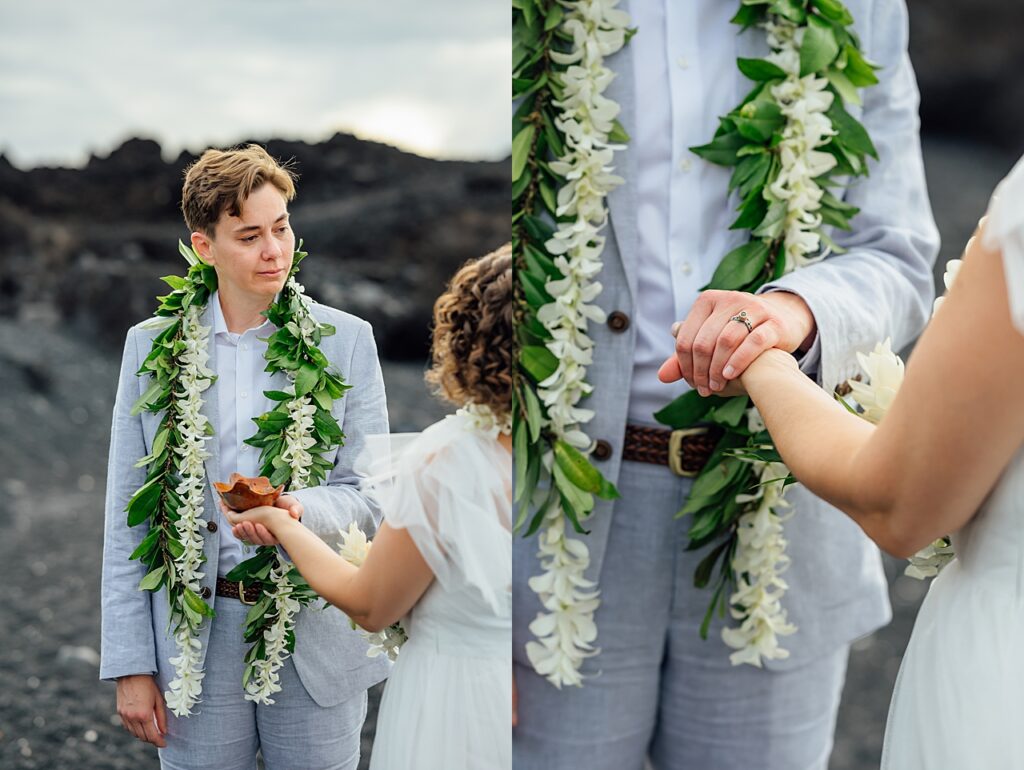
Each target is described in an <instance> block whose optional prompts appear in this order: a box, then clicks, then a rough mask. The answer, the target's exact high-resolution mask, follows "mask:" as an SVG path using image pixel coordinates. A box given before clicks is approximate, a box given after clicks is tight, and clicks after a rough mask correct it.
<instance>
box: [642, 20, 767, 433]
mask: <svg viewBox="0 0 1024 770" xmlns="http://www.w3.org/2000/svg"><path fill="white" fill-rule="evenodd" d="M737 7H738V6H737V5H736V4H735V3H725V2H722V0H688V2H685V3H678V2H669V1H668V0H633V2H631V3H630V6H629V12H630V15H631V16H632V22H633V26H635V27H637V28H638V29H639V33H638V34H637V35H636V37H634V38H633V40H632V41H631V42H630V48H631V51H632V55H633V57H634V59H633V61H634V67H633V72H634V81H635V82H634V88H635V94H636V111H635V125H634V128H633V136H632V140H631V142H630V152H631V153H634V155H635V164H636V165H635V168H636V175H635V180H634V181H633V182H632V183H633V184H635V186H636V200H637V232H638V238H637V256H638V259H637V295H638V301H637V302H636V303H635V306H634V316H635V317H634V319H633V322H634V323H635V324H636V329H637V332H636V334H637V341H636V353H635V358H634V366H633V381H632V386H631V389H630V400H629V421H630V422H635V423H645V424H652V423H654V418H653V416H652V415H653V413H654V412H656V411H657V410H659V409H661V408H662V407H663V406H665V405H666V404H668V403H669V402H670V401H671V400H672V399H673V398H675V397H676V396H678V395H680V394H682V393H684V392H685V391H687V390H689V386H688V385H687V384H686V383H685V382H683V381H680V382H677V383H672V384H670V385H665V384H663V383H662V382H660V381H659V380H658V376H657V373H658V368H659V367H660V366H661V364H662V362H663V361H664V360H665V359H666V358H667V357H668V356H669V355H671V354H672V352H673V349H674V348H673V344H674V343H673V341H672V338H671V336H670V331H669V330H670V328H671V326H672V324H673V323H674V322H675V321H681V320H683V319H684V318H686V316H687V315H688V313H689V312H690V308H691V307H692V306H693V303H694V302H695V301H696V299H697V296H698V295H699V294H700V287H701V286H704V285H705V284H707V283H708V281H710V280H711V276H712V275H713V274H714V272H715V268H716V267H717V266H718V264H719V262H721V261H722V257H724V256H725V255H726V254H727V253H728V252H729V251H731V250H732V249H734V248H735V247H737V246H739V245H740V244H742V243H744V242H745V241H746V240H748V238H749V232H748V231H746V230H730V229H729V225H731V224H732V223H733V221H735V219H736V216H737V212H736V205H737V203H738V201H737V200H736V199H735V196H729V195H728V184H729V178H730V176H731V174H732V169H731V168H725V167H722V166H717V165H714V164H712V163H708V162H706V161H704V160H702V159H701V158H699V157H698V156H697V155H695V154H694V153H692V152H691V151H690V149H689V148H690V147H694V146H697V145H702V144H706V143H708V142H710V141H711V138H712V137H713V136H714V133H715V130H716V129H717V127H718V118H719V116H721V115H724V114H726V113H727V112H729V111H730V110H731V109H733V108H734V107H735V106H736V105H737V104H739V102H740V100H741V99H742V98H743V96H744V95H745V92H746V90H747V87H748V86H749V88H753V83H748V81H746V80H745V79H744V78H742V77H741V76H738V75H737V69H736V58H737V56H740V55H743V56H750V55H751V54H750V53H749V52H748V51H746V49H745V48H742V49H741V44H740V38H739V32H740V28H739V27H738V26H736V25H735V24H730V23H729V20H730V19H731V18H732V16H733V15H734V14H735V12H736V8H737ZM758 34H760V35H761V37H762V38H763V33H760V32H759V31H758V30H750V31H748V32H746V33H744V35H758ZM767 51H768V49H767V43H764V52H763V54H761V55H764V54H766V53H767ZM630 183H631V182H629V181H627V184H630Z"/></svg>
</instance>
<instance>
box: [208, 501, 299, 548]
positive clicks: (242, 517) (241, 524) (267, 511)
mask: <svg viewBox="0 0 1024 770" xmlns="http://www.w3.org/2000/svg"><path fill="white" fill-rule="evenodd" d="M220 509H221V510H222V511H223V512H224V517H225V518H226V519H227V520H228V522H229V523H230V524H231V534H232V535H234V536H235V537H237V538H238V539H239V540H242V541H244V542H246V543H251V544H252V545H280V542H279V541H278V539H277V538H276V537H274V533H273V532H272V529H273V526H274V525H273V522H274V521H275V517H276V516H284V515H285V513H287V515H288V516H290V517H291V518H293V519H295V520H296V521H299V520H301V519H302V514H303V513H304V512H305V509H304V508H303V507H302V503H300V502H299V501H298V500H296V499H295V498H294V497H293V496H292V495H281V497H279V498H278V499H277V503H276V504H275V506H274V507H272V506H269V505H266V506H261V507H259V508H252V509H250V510H248V511H244V512H242V513H239V512H237V511H233V510H231V509H230V508H228V507H227V506H226V505H225V504H224V501H223V500H221V501H220ZM275 512H279V513H275Z"/></svg>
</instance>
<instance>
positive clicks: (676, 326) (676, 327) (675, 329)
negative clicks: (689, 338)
mask: <svg viewBox="0 0 1024 770" xmlns="http://www.w3.org/2000/svg"><path fill="white" fill-rule="evenodd" d="M679 326H680V323H679V321H676V322H675V323H674V324H672V336H673V337H675V336H676V334H678V333H679Z"/></svg>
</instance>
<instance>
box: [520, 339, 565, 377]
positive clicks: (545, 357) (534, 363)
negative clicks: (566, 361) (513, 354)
mask: <svg viewBox="0 0 1024 770" xmlns="http://www.w3.org/2000/svg"><path fill="white" fill-rule="evenodd" d="M519 362H520V363H521V364H522V365H523V368H524V369H526V371H528V372H529V373H530V376H531V377H533V379H534V380H536V381H537V382H543V381H544V380H546V379H547V378H548V377H550V376H551V375H552V374H554V373H555V370H556V369H557V368H558V359H557V358H555V356H554V354H553V353H552V352H551V351H550V350H548V349H547V348H545V347H541V346H540V345H526V346H524V347H522V348H520V350H519Z"/></svg>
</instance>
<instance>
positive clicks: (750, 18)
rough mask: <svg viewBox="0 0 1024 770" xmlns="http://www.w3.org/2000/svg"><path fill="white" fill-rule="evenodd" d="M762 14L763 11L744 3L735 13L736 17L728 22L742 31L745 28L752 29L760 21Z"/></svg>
mask: <svg viewBox="0 0 1024 770" xmlns="http://www.w3.org/2000/svg"><path fill="white" fill-rule="evenodd" d="M762 13H763V11H762V10H761V9H760V8H758V7H756V6H754V5H747V4H745V3H744V4H743V5H741V6H740V9H739V10H738V11H737V12H736V15H735V16H733V17H732V18H731V19H730V20H729V22H730V23H731V24H737V25H739V26H740V27H742V28H743V29H746V28H747V27H752V26H754V25H755V24H757V23H758V22H759V21H761V16H762Z"/></svg>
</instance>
